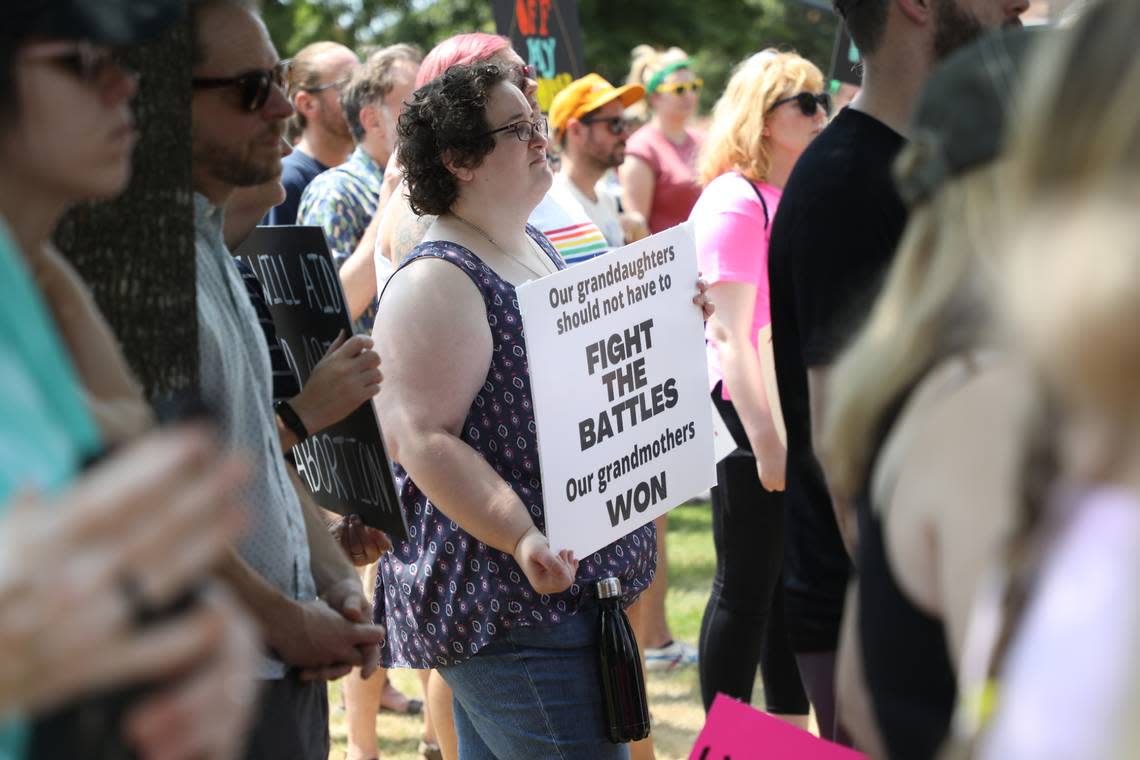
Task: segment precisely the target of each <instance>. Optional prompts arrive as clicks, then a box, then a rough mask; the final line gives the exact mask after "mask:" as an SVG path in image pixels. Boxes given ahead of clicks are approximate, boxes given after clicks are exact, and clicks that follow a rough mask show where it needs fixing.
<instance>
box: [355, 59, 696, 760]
mask: <svg viewBox="0 0 1140 760" xmlns="http://www.w3.org/2000/svg"><path fill="white" fill-rule="evenodd" d="M399 134H400V145H399V148H398V151H399V160H400V163H401V164H402V165H403V166H404V169H405V178H406V180H407V184H408V193H409V199H410V202H411V205H412V208H413V209H414V210H415V211H416V213H419V214H432V215H435V216H437V217H438V218H437V219H436V220H435V222H433V224H432V226H431V227H430V228H429V230H428V233H427V236H426V237H425V240H424V242H423V243H421V244H420V245H418V246H417V247H416V248H415V249H414V251H413V253H412V255H411V256H410V257H409V259H408V260H407V261H406V262H404V264H403V265H402V266H401V267H400V269H399V270H397V272H396V273H395V274H394V275H393V276H392V278H391V279H390V280H389V282H388V286H387V288H386V289H385V291H384V292H383V293H382V295H381V299H380V306H379V315H378V318H377V320H376V325H377V327H376V331H375V335H376V338H377V346H378V349H379V351H380V354H381V356H382V357H383V358H384V362H385V365H386V366H389V367H391V368H392V369H391V370H390V371H389V373H388V375H387V377H386V379H385V383H384V385H383V387H382V389H381V392H380V394H379V395H378V396H377V398H376V404H377V408H378V412H379V414H380V418H381V423H382V426H383V429H384V432H385V435H386V436H387V441H388V445H389V446H390V449H389V451H390V452H391V453H392V457H393V459H394V460H396V461H397V462H399V468H398V470H397V479H398V483H399V486H400V491H401V499H402V503H403V507H404V509H405V510H406V515H407V518H408V522H409V534H410V536H411V539H410V540H409V541H407V542H403V543H400V544H398V545H397V546H396V547H395V548H394V550H393V553H392V555H391V556H387V557H384V558H382V559H381V565H380V573H381V577H382V586H381V588H382V589H383V594H382V595H378V598H377V600H376V607H377V609H376V615H377V619H378V620H384V621H386V622H387V624H388V625H389V626H390V628H389V631H390V634H389V637H388V642H387V644H386V645H385V647H384V650H383V655H384V660H385V664H386V665H387V666H389V667H400V666H407V667H416V668H428V667H436V668H438V669H439V672H440V673H441V675H442V676H443V678H444V679H445V680H446V681H447V682H448V684H449V685H450V686H451V687H452V690H453V692H454V695H455V724H456V729H457V732H458V735H459V751H460V755H461V756H464V757H491V756H496V757H500V758H531V757H550V756H561V757H568V758H569V757H573V758H620V757H625V756H626V750H625V748H624V747H622V746H621V745H614V744H610V743H609V742H608V741H607V739H606V731H605V723H604V715H603V707H602V693H601V687H600V679H599V673H598V661H597V657H598V651H597V632H598V621H599V614H600V612H599V608H598V605H597V602H596V601H595V599H594V597H593V586H594V582H595V581H597V580H600V579H602V578H606V577H610V576H615V577H617V578H619V579H620V580H621V582H622V586H623V588H624V591H625V593H626V598H627V599H632V598H634V597H636V596H637V594H639V593H640V592H641V591H642V590H643V589H644V588H645V586H646V585H647V584H648V583H649V581H650V580H651V579H652V576H653V563H654V554H655V552H654V549H655V543H656V536H655V532H654V529H653V528H652V527H650V526H645V527H643V528H640V529H639V530H637V531H635V532H634V533H632V534H630V535H628V536H626V537H625V538H623V539H621V540H619V541H617V542H615V543H613V544H611V545H610V546H608V547H606V548H605V549H603V550H601V551H600V552H597V553H596V554H594V555H592V556H590V557H588V558H585V559H583V560H582V561H581V562H580V563H579V561H578V560H577V559H576V558H575V557H573V556H572V555H571V554H569V553H568V552H560V553H555V552H553V551H552V550H551V548H550V546H549V544H548V543H547V541H546V538H545V537H544V535H543V533H542V528H543V526H544V511H543V498H542V492H541V484H540V482H539V474H538V458H537V441H536V439H535V433H534V430H535V425H534V415H533V407H532V404H531V399H530V382H529V375H528V370H527V353H526V346H525V344H524V342H523V338H522V328H521V316H520V314H519V310H518V305H517V299H516V296H515V290H514V289H515V287H516V286H517V285H519V284H521V283H523V282H526V281H528V280H531V279H534V278H537V277H542V276H544V275H546V274H551V273H553V272H555V271H557V270H559V269H561V268H562V267H563V264H562V263H561V259H560V258H559V256H558V254H557V253H556V252H555V251H554V249H553V248H552V247H551V246H550V244H549V242H548V241H547V240H546V239H545V238H543V237H542V236H541V235H540V234H539V233H537V232H536V231H535V230H533V228H528V227H527V225H526V220H527V217H528V215H529V214H530V212H531V211H532V210H533V209H534V207H535V206H537V205H538V203H539V201H541V199H542V197H543V195H544V194H545V193H546V191H547V190H548V189H549V187H550V183H551V180H552V176H551V173H550V169H549V167H548V165H547V162H546V148H547V137H546V122H545V119H543V118H542V117H540V116H535V115H534V114H533V112H532V109H531V104H530V103H529V102H528V100H527V98H526V97H525V95H524V94H523V92H522V91H521V90H519V89H518V87H516V86H515V85H513V84H512V83H511V79H510V72H509V71H508V70H506V69H505V68H504V67H501V66H496V65H493V64H486V63H482V64H472V65H467V66H456V67H452V68H450V69H449V70H448V71H446V72H445V73H444V74H442V75H441V76H440V77H438V78H437V79H436V80H434V81H432V82H431V83H429V84H428V85H426V86H424V87H423V88H421V89H420V90H418V91H417V92H416V93H415V95H414V96H413V100H412V102H411V104H410V105H409V106H408V109H407V111H406V112H405V114H404V115H402V116H401V117H400V122H399ZM700 300H701V301H703V298H701V299H700Z"/></svg>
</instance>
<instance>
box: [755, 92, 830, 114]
mask: <svg viewBox="0 0 1140 760" xmlns="http://www.w3.org/2000/svg"><path fill="white" fill-rule="evenodd" d="M792 101H795V102H796V105H798V106H799V107H800V111H802V112H803V115H804V116H815V111H816V109H817V108H822V109H823V112H824V113H825V114H827V115H828V116H830V115H831V96H830V95H828V94H827V93H826V92H821V93H813V92H801V93H797V94H795V95H793V96H791V97H790V98H780V99H779V100H777V101H776V102H775V103H773V104H772V107H771V108H769V109H768V113H771V112H772V111H775V110H776V109H777V108H779V107H780V106H782V105H784V104H785V103H791V102H792Z"/></svg>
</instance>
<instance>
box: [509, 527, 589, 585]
mask: <svg viewBox="0 0 1140 760" xmlns="http://www.w3.org/2000/svg"><path fill="white" fill-rule="evenodd" d="M514 558H515V562H517V563H518V564H519V567H521V568H522V570H523V573H525V574H526V579H527V580H528V581H529V582H530V585H531V587H532V588H533V589H534V590H535V591H537V592H538V593H540V594H559V593H561V592H563V591H565V590H566V589H568V588H570V584H572V583H573V582H574V577H575V576H576V575H577V574H578V560H576V559H574V553H573V552H571V551H569V550H568V549H563V550H562V551H560V552H558V553H557V554H555V553H554V552H553V551H552V550H551V549H550V542H549V541H547V540H546V536H544V535H542V531H540V530H539V529H538V528H536V527H533V526H532V527H531V528H530V530H528V531H527V532H526V533H524V534H523V537H522V538H520V539H519V542H518V544H516V545H515V550H514Z"/></svg>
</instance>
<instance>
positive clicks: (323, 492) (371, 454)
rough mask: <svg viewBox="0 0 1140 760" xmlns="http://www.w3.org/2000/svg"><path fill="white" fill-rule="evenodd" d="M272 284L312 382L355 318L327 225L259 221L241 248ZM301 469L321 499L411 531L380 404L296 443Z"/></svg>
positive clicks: (278, 317) (273, 309) (294, 356)
mask: <svg viewBox="0 0 1140 760" xmlns="http://www.w3.org/2000/svg"><path fill="white" fill-rule="evenodd" d="M234 255H235V256H237V257H238V258H241V259H243V260H245V261H246V262H247V263H248V264H249V265H250V267H251V268H252V269H253V271H254V273H255V274H256V275H257V279H258V280H260V281H261V285H262V287H263V289H264V290H265V296H266V302H267V304H268V306H269V312H270V314H272V315H273V324H274V326H275V327H276V328H277V336H278V339H279V340H280V341H281V347H282V349H284V351H285V355H286V357H287V359H288V361H289V364H290V365H292V367H293V369H294V370H295V371H296V372H297V376H298V377H299V378H300V379H301V385H302V386H304V384H305V383H307V382H308V380H309V375H310V374H311V373H312V371H313V367H314V366H316V364H317V362H319V361H320V360H321V357H322V356H324V354H325V351H326V350H327V349H328V347H329V346H330V345H331V344H332V342H333V341H334V340H336V336H337V334H338V333H339V332H340V331H341V330H344V331H345V332H346V333H347V334H349V335H351V334H352V324H351V322H350V320H349V316H348V307H347V304H346V303H345V300H344V292H343V291H342V290H341V287H340V278H339V277H338V275H337V271H336V265H335V264H334V263H333V259H332V256H330V255H329V250H328V245H327V244H326V242H325V236H324V232H323V231H322V230H321V228H320V227H258V228H257V229H255V230H254V231H253V234H251V235H250V236H249V237H248V238H246V240H245V242H244V243H242V244H241V246H240V247H239V248H238V249H237V251H236V252H235V254H234ZM293 457H294V459H295V461H296V464H297V471H298V472H299V473H300V475H301V477H302V479H303V480H304V481H305V483H306V484H307V485H308V486H309V488H310V489H311V491H312V493H313V496H314V497H315V499H316V501H317V503H318V504H320V505H321V506H322V507H324V508H325V509H328V510H331V511H333V512H336V513H338V514H342V515H349V514H357V515H360V518H361V519H362V520H363V521H364V523H365V524H366V525H370V526H371V527H373V528H378V529H380V530H383V531H385V532H386V533H388V535H389V536H391V537H392V539H393V540H404V539H406V537H407V526H406V524H405V523H404V517H403V513H402V512H401V511H400V503H399V500H398V498H397V496H396V488H395V483H394V482H393V480H392V469H391V467H390V465H389V462H388V454H387V452H386V451H385V449H384V439H383V437H382V436H381V434H380V425H379V423H378V422H377V420H376V413H375V412H374V411H373V409H372V404H371V403H369V402H366V403H364V404H361V406H360V407H359V408H358V409H357V410H356V411H354V412H353V413H352V414H350V415H349V416H348V417H346V418H345V419H343V420H341V421H340V422H338V423H336V424H335V425H332V426H330V427H328V428H325V429H324V430H320V431H315V432H314V433H313V434H312V435H310V436H309V438H308V439H307V440H305V441H303V442H301V443H299V444H298V445H296V446H294V447H293Z"/></svg>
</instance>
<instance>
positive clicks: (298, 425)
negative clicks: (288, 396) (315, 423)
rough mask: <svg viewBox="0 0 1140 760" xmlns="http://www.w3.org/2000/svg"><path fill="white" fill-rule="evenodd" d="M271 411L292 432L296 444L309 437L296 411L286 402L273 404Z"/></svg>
mask: <svg viewBox="0 0 1140 760" xmlns="http://www.w3.org/2000/svg"><path fill="white" fill-rule="evenodd" d="M273 411H275V412H277V416H278V417H280V418H281V421H282V422H284V423H285V427H287V428H289V429H290V430H292V431H293V435H295V436H297V443H300V442H301V441H303V440H305V439H306V438H308V437H309V429H308V428H306V427H305V423H304V422H302V421H301V415H299V414H297V410H296V409H294V408H293V405H292V404H290V403H289V402H288V401H284V400H282V401H278V402H276V403H275V404H273Z"/></svg>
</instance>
